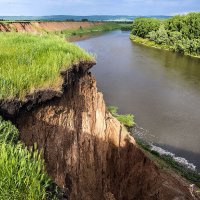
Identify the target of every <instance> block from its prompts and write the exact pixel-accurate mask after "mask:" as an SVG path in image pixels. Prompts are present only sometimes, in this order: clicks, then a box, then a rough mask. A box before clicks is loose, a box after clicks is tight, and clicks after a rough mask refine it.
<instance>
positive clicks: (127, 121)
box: [108, 106, 135, 128]
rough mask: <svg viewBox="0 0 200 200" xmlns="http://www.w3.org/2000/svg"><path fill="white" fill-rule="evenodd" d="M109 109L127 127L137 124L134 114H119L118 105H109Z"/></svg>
mask: <svg viewBox="0 0 200 200" xmlns="http://www.w3.org/2000/svg"><path fill="white" fill-rule="evenodd" d="M108 111H109V112H110V113H111V114H112V115H113V116H114V117H115V118H117V119H118V121H119V122H121V123H122V124H124V125H125V126H126V127H128V128H130V127H133V126H134V125H135V122H134V116H133V115H132V114H125V115H119V114H118V108H117V107H116V106H109V107H108Z"/></svg>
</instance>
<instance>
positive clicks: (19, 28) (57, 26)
mask: <svg viewBox="0 0 200 200" xmlns="http://www.w3.org/2000/svg"><path fill="white" fill-rule="evenodd" d="M102 24H103V23H102V22H0V32H29V33H41V32H45V31H47V32H55V31H63V30H66V29H72V30H77V29H79V28H80V27H82V28H89V27H93V26H99V25H102Z"/></svg>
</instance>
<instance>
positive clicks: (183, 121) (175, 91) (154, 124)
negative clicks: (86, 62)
mask: <svg viewBox="0 0 200 200" xmlns="http://www.w3.org/2000/svg"><path fill="white" fill-rule="evenodd" d="M76 43H77V44H78V45H79V46H81V47H82V48H84V49H86V50H88V51H89V52H92V53H94V54H95V55H96V56H97V65H96V66H95V67H94V68H93V69H92V70H91V71H92V73H93V74H94V75H95V77H96V79H97V85H98V88H99V90H100V91H102V92H103V94H104V99H105V100H106V103H107V105H115V106H117V107H119V112H120V113H133V114H134V116H135V121H136V123H137V124H138V125H139V126H141V127H143V128H144V129H146V130H147V133H146V134H145V135H144V136H143V137H147V138H148V139H149V140H151V141H153V142H154V144H156V145H157V146H159V147H162V148H164V149H165V150H167V151H170V152H172V153H174V154H175V155H176V156H178V157H184V158H186V159H187V160H188V161H189V162H191V163H194V164H195V165H196V166H197V168H198V169H200V59H196V58H191V57H187V56H183V55H179V54H176V53H173V52H168V51H164V50H157V49H154V48H149V47H145V46H142V45H139V44H135V43H133V42H131V41H130V39H129V32H122V31H113V32H109V33H105V34H102V35H98V36H94V37H89V38H87V37H86V38H84V40H81V41H78V42H76Z"/></svg>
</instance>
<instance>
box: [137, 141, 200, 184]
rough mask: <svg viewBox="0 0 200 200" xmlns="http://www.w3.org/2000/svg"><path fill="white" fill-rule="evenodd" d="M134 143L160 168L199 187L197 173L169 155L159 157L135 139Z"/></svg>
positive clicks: (198, 175)
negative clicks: (170, 170)
mask: <svg viewBox="0 0 200 200" xmlns="http://www.w3.org/2000/svg"><path fill="white" fill-rule="evenodd" d="M136 142H137V144H138V145H139V146H140V147H141V148H142V149H143V150H144V151H145V152H146V153H148V155H149V157H150V158H151V159H152V160H154V161H155V162H156V163H158V165H159V166H160V167H162V168H164V169H172V170H173V171H175V172H177V173H178V174H179V175H181V176H183V177H184V178H186V179H187V180H189V181H191V182H192V183H194V184H195V185H197V186H198V187H200V174H199V173H198V172H197V171H193V170H191V169H188V168H187V167H185V166H183V165H181V164H180V163H178V162H177V161H175V160H174V159H173V157H172V156H170V155H160V154H159V153H158V152H156V151H154V150H151V146H150V145H149V144H146V143H144V142H142V141H141V140H140V139H137V140H136Z"/></svg>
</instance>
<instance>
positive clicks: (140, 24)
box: [132, 18, 161, 38]
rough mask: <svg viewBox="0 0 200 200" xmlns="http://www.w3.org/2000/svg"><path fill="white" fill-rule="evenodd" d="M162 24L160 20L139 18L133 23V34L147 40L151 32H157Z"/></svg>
mask: <svg viewBox="0 0 200 200" xmlns="http://www.w3.org/2000/svg"><path fill="white" fill-rule="evenodd" d="M160 24H161V22H160V21H159V20H158V19H151V18H137V19H135V20H134V21H133V25H132V27H133V28H132V34H133V35H136V36H139V37H142V38H145V37H147V35H148V34H149V32H151V31H157V30H158V29H159V27H160Z"/></svg>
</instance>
